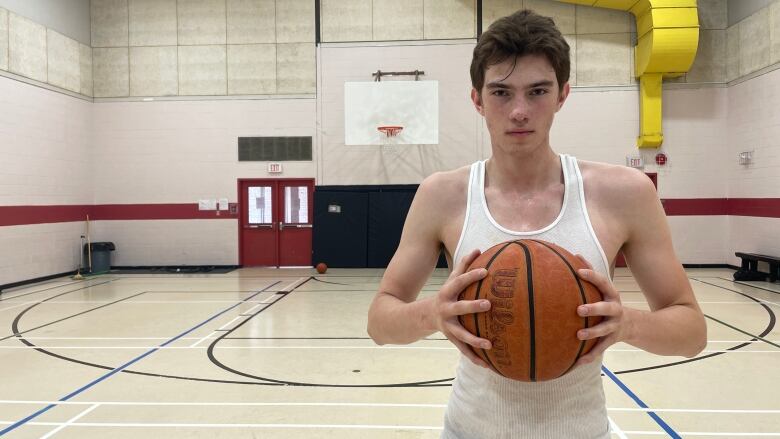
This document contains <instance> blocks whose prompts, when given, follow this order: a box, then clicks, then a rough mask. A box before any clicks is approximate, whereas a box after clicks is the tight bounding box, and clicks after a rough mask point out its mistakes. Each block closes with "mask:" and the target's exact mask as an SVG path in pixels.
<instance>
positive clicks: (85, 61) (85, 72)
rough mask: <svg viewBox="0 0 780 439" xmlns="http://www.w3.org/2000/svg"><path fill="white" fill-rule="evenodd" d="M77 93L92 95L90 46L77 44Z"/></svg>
mask: <svg viewBox="0 0 780 439" xmlns="http://www.w3.org/2000/svg"><path fill="white" fill-rule="evenodd" d="M79 93H81V94H83V95H85V96H89V97H92V48H91V47H89V46H87V45H84V44H79Z"/></svg>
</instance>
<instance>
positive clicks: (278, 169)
mask: <svg viewBox="0 0 780 439" xmlns="http://www.w3.org/2000/svg"><path fill="white" fill-rule="evenodd" d="M268 173H269V174H281V173H282V164H281V163H269V164H268Z"/></svg>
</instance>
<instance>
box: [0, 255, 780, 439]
mask: <svg viewBox="0 0 780 439" xmlns="http://www.w3.org/2000/svg"><path fill="white" fill-rule="evenodd" d="M687 272H688V275H689V277H690V279H691V283H692V285H693V287H694V290H695V292H696V296H697V298H698V300H699V301H700V303H701V306H702V308H703V310H704V312H705V314H706V316H707V324H708V327H709V335H708V337H709V344H708V345H707V348H706V350H705V352H703V353H702V354H701V355H699V356H698V357H697V358H695V359H693V360H688V359H685V358H679V357H659V356H654V355H650V354H647V353H644V352H642V351H639V350H637V349H634V348H632V347H631V346H628V345H620V344H619V345H615V346H613V347H612V348H611V349H610V350H609V351H608V352H607V354H606V356H605V359H604V366H605V369H604V377H603V380H604V386H605V390H606V394H607V406H608V408H609V416H610V418H611V420H612V422H613V429H614V433H613V437H615V438H622V437H628V438H635V437H637V438H642V437H653V436H661V437H663V436H671V437H708V436H714V437H729V438H738V437H757V436H758V437H780V397H779V396H778V395H780V379H777V375H776V374H777V373H778V370H780V332H779V331H778V329H777V327H776V316H775V313H776V312H777V311H778V308H780V284H769V283H763V282H752V283H735V282H733V281H732V280H731V274H732V271H731V270H726V269H696V270H688V271H687ZM381 274H382V271H381V270H365V269H361V270H357V269H350V270H347V269H331V270H329V271H328V273H327V274H325V275H317V274H316V273H315V272H314V271H313V270H308V269H289V270H288V269H282V270H273V269H242V270H237V271H233V272H231V273H227V274H191V275H189V274H188V275H183V274H182V275H177V274H169V275H137V274H136V275H118V274H108V275H103V276H98V277H94V278H90V279H87V280H83V281H74V280H71V279H69V278H62V279H57V280H53V281H49V282H43V283H40V284H36V285H31V286H26V287H24V288H17V289H14V290H11V291H6V292H4V294H3V295H2V296H0V376H1V377H2V381H0V382H2V385H1V386H0V436H2V435H3V434H7V437H20V438H27V437H44V438H48V437H58V438H93V437H95V438H97V437H112V438H138V437H165V438H170V437H186V438H195V437H198V438H223V437H224V438H227V437H231V438H233V437H263V438H268V439H271V438H339V439H342V438H345V439H346V438H379V439H382V438H437V437H438V436H439V434H440V431H441V425H442V416H443V413H444V406H445V404H446V401H447V396H448V394H449V391H450V382H451V378H452V377H453V373H454V368H455V365H456V361H457V356H458V353H457V350H456V349H455V348H454V347H452V345H451V344H450V343H449V342H447V341H446V340H443V339H442V338H441V336H438V335H437V336H433V337H430V339H427V340H423V341H420V342H418V343H415V344H413V345H410V346H385V347H378V346H375V345H374V344H373V342H372V341H371V340H370V339H368V337H367V335H366V331H365V326H366V310H367V308H368V304H369V302H370V301H371V298H372V296H373V294H374V292H375V290H376V288H377V285H378V283H379V280H380V277H381ZM445 278H446V272H445V271H443V270H437V271H436V273H435V274H434V277H433V278H431V280H430V281H429V283H428V284H427V286H426V287H425V290H424V292H423V294H433V293H435V291H437V289H438V287H439V286H440V285H441V284H442V283H443V282H444V280H445ZM615 284H616V286H617V287H618V289H619V290H620V291H621V292H622V298H623V301H624V303H626V304H628V305H629V306H633V307H638V308H643V307H645V302H644V300H643V297H642V295H641V293H639V292H638V288H637V285H636V283H635V282H634V280H633V278H632V277H631V276H630V273H629V272H627V271H625V269H619V270H618V271H617V273H616V277H615Z"/></svg>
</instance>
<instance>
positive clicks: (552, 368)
mask: <svg viewBox="0 0 780 439" xmlns="http://www.w3.org/2000/svg"><path fill="white" fill-rule="evenodd" d="M475 268H485V269H487V271H488V274H487V276H486V277H485V278H484V279H482V280H480V281H479V282H475V283H473V284H472V285H470V286H469V287H468V288H466V289H465V290H464V291H463V292H462V293H461V294H460V297H459V298H460V299H461V300H477V299H488V300H489V301H490V303H491V307H490V310H489V311H486V312H482V313H476V314H466V315H461V316H459V317H458V318H459V320H460V323H461V325H463V327H464V328H466V329H467V330H468V331H469V332H471V333H472V334H474V335H476V336H478V337H481V338H485V339H487V340H490V342H491V343H492V345H493V346H492V348H491V349H477V348H474V347H471V348H472V349H473V350H474V352H476V354H477V355H478V356H479V357H480V358H482V359H483V360H485V362H486V363H487V364H488V365H489V366H490V367H491V368H492V369H493V370H494V371H495V372H497V373H498V374H500V375H503V376H505V377H507V378H512V379H514V380H519V381H546V380H551V379H554V378H558V377H560V376H562V375H563V374H565V373H566V372H568V371H569V370H570V369H571V368H572V366H574V364H575V363H576V362H577V360H578V359H579V358H580V357H581V356H583V355H585V354H586V353H588V351H590V349H591V348H592V347H593V346H594V345H595V344H596V342H597V339H593V340H580V339H578V338H577V331H578V330H580V329H583V328H589V327H592V326H594V325H596V324H598V323H599V322H600V321H601V317H580V316H579V315H578V314H577V307H578V306H579V305H582V304H584V303H593V302H598V301H601V300H602V297H601V292H600V291H599V290H598V288H596V287H595V286H594V285H592V284H590V283H589V282H586V281H584V280H582V279H580V278H579V276H577V270H578V269H581V268H587V267H586V266H585V265H584V264H583V263H582V262H580V260H579V259H577V258H576V257H575V256H574V255H572V254H571V253H569V252H568V251H567V250H565V249H563V248H561V247H559V246H557V245H555V244H552V243H549V242H545V241H538V240H517V241H508V242H504V243H501V244H498V245H495V246H493V247H491V248H489V249H488V250H486V251H485V252H484V253H482V254H481V255H480V256H479V257H477V259H476V260H475V261H474V262H473V263H472V264H471V266H470V267H469V268H468V269H469V270H472V269H475Z"/></svg>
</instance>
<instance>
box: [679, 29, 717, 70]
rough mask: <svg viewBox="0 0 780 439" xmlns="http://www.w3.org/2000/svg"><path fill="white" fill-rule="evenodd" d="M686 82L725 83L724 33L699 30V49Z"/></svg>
mask: <svg viewBox="0 0 780 439" xmlns="http://www.w3.org/2000/svg"><path fill="white" fill-rule="evenodd" d="M685 76H686V81H687V82H725V81H726V31H725V30H699V48H698V51H697V52H696V58H695V59H694V60H693V65H692V66H691V69H690V70H689V71H688V73H686V75H685Z"/></svg>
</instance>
